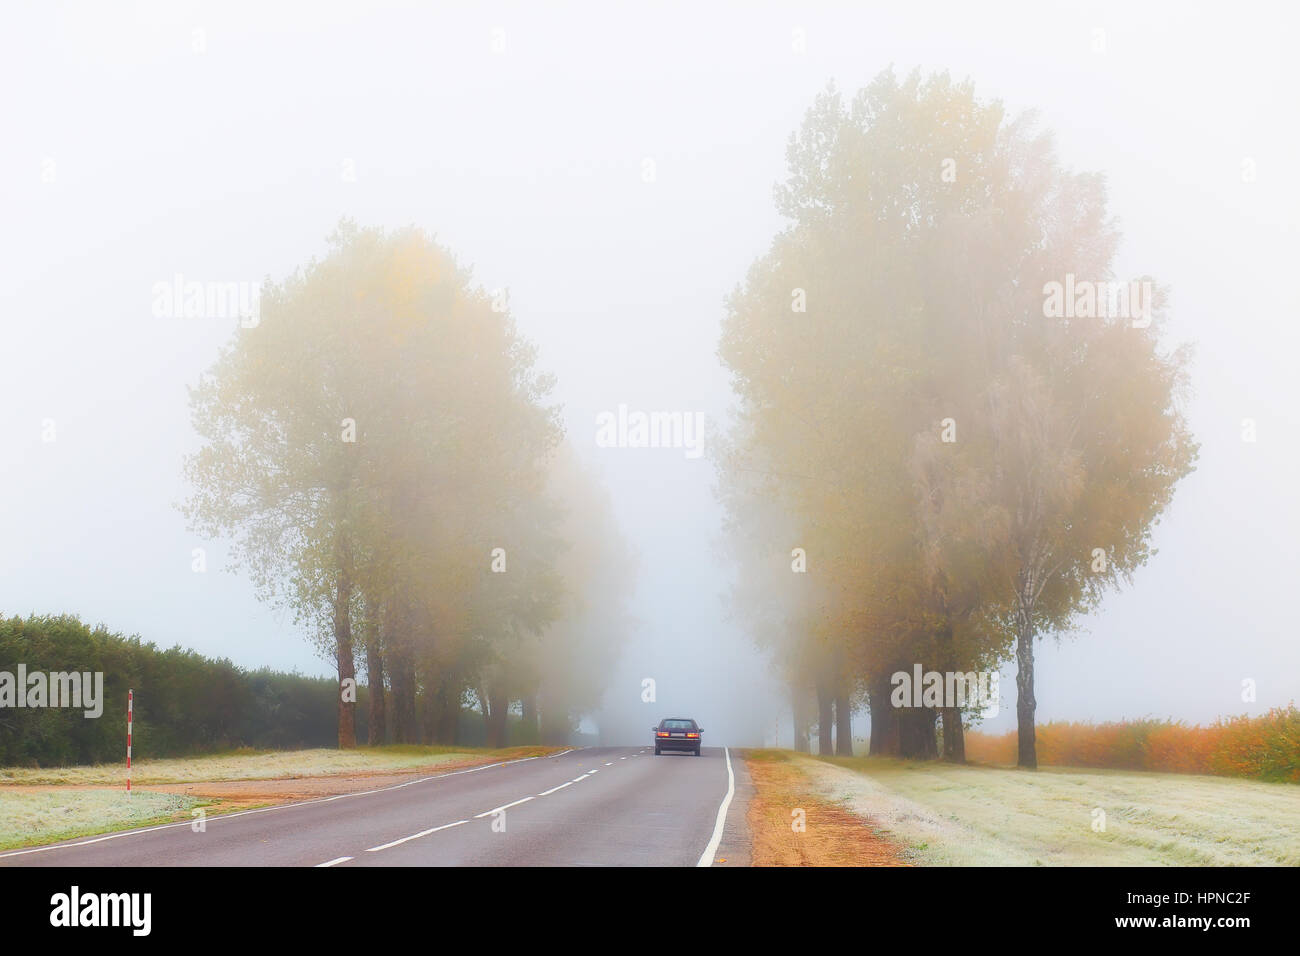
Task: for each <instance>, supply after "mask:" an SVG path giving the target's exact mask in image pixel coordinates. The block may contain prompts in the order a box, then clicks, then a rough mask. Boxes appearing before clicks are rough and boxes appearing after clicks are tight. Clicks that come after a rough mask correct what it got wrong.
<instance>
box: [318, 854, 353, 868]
mask: <svg viewBox="0 0 1300 956" xmlns="http://www.w3.org/2000/svg"><path fill="white" fill-rule="evenodd" d="M350 859H352V857H350V856H341V857H339V858H338V859H334V860H327V861H326V862H324V863H317V864H316V869H318V870H319V869H320V868H321V867H322V866H334V865H335V864H336V863H346V862H347V861H348V860H350Z"/></svg>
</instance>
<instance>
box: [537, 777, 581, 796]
mask: <svg viewBox="0 0 1300 956" xmlns="http://www.w3.org/2000/svg"><path fill="white" fill-rule="evenodd" d="M572 786H573V781H572V780H570V781H569V782H568V783H562V784H560V785H559V786H558V787H551V789H550V790H543V791H542V792H541V793H539V794H538V796H539V797H549V796H550V795H551V794H553V793H554V792H555V791H556V790H563V789H564V788H565V787H572Z"/></svg>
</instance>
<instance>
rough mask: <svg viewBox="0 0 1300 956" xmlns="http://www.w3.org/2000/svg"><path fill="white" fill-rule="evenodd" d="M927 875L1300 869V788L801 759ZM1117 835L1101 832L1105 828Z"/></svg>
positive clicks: (814, 779) (826, 789)
mask: <svg viewBox="0 0 1300 956" xmlns="http://www.w3.org/2000/svg"><path fill="white" fill-rule="evenodd" d="M790 759H791V760H792V761H793V762H794V763H795V764H796V765H797V766H798V767H799V768H800V769H801V770H802V771H803V772H804V773H805V775H806V777H807V779H808V782H809V787H810V789H811V790H812V791H813V792H815V793H817V794H819V795H821V796H823V797H825V798H826V799H829V800H832V801H836V802H839V803H840V804H841V805H843V806H845V807H846V808H848V809H851V810H853V811H854V812H855V813H857V814H858V815H860V816H862V817H865V818H867V819H868V820H869V821H870V822H871V823H872V824H873V825H874V826H876V827H878V828H879V829H880V830H881V831H882V832H883V833H884V834H886V835H888V836H890V837H891V838H893V839H895V840H897V841H899V842H901V843H903V844H904V845H906V846H907V848H908V850H907V856H908V858H909V859H911V860H912V861H913V862H916V863H920V864H924V865H940V866H943V865H957V866H969V865H973V866H1036V865H1051V866H1300V787H1297V786H1296V785H1294V784H1286V783H1264V782H1260V781H1255V780H1236V779H1226V778H1222V777H1205V776H1192V775H1188V774H1166V773H1147V772H1136V771H1107V770H1068V769H1063V768H1057V767H1053V768H1040V769H1039V770H1037V771H1021V770H1014V769H1003V768H995V767H984V766H956V765H953V764H944V763H938V762H919V761H903V760H892V759H888V758H881V757H863V758H830V757H822V758H813V757H807V756H803V755H793V754H792V755H790ZM1098 811H1101V812H1104V814H1105V816H1104V824H1105V828H1104V830H1102V829H1097V828H1095V827H1096V826H1097V825H1098V824H1099V823H1100V822H1101V820H1102V817H1101V816H1100V814H1099V812H1098Z"/></svg>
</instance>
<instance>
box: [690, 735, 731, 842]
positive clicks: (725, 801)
mask: <svg viewBox="0 0 1300 956" xmlns="http://www.w3.org/2000/svg"><path fill="white" fill-rule="evenodd" d="M722 753H723V755H724V756H725V757H726V758H727V795H726V796H725V797H723V798H722V806H720V807H718V822H717V823H715V824H714V825H713V839H712V840H710V841H709V845H708V846H706V847H705V848H704V852H703V853H701V854H700V862H698V863H696V864H695V865H696V866H712V865H713V857H714V854H716V853H717V852H718V844H719V843H721V842H722V827H723V825H724V824H725V823H726V822H727V807H729V806H731V798H732V797H733V796H735V793H736V775H735V773H733V772H732V769H731V751H729V750H728V749H727V748H726V747H723V748H722Z"/></svg>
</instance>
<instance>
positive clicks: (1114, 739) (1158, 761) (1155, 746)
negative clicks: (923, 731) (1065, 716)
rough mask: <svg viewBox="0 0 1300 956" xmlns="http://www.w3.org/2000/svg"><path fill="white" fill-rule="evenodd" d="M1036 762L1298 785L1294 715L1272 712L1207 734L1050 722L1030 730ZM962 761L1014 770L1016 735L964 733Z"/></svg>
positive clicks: (1181, 728) (1160, 723)
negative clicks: (1006, 765)
mask: <svg viewBox="0 0 1300 956" xmlns="http://www.w3.org/2000/svg"><path fill="white" fill-rule="evenodd" d="M1036 737H1037V745H1038V762H1039V763H1041V764H1044V765H1046V766H1058V767H1100V768H1109V769H1114V770H1157V771H1162V772H1164V773H1204V774H1215V775H1217V776H1223V777H1250V778H1252V779H1256V780H1271V781H1277V782H1285V783H1300V710H1297V709H1296V706H1295V704H1290V705H1288V706H1287V707H1274V708H1273V709H1272V710H1270V711H1269V712H1268V713H1266V714H1262V715H1261V716H1259V717H1250V716H1246V715H1242V716H1240V717H1221V718H1220V719H1219V720H1217V721H1215V722H1214V723H1213V724H1211V725H1210V726H1209V727H1199V726H1190V727H1189V726H1188V725H1186V724H1184V723H1182V722H1181V721H1172V720H1156V719H1153V718H1145V719H1142V720H1135V721H1118V722H1112V723H1103V724H1093V723H1086V722H1066V721H1053V722H1051V723H1047V724H1041V725H1039V726H1038V727H1037V728H1036ZM966 756H967V758H968V759H970V760H974V761H977V762H979V763H991V764H1013V763H1015V762H1016V732H1015V731H1014V730H1013V731H1008V732H1007V733H1005V734H985V733H981V732H979V731H968V732H967V734H966Z"/></svg>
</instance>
